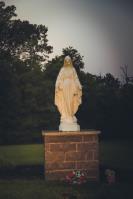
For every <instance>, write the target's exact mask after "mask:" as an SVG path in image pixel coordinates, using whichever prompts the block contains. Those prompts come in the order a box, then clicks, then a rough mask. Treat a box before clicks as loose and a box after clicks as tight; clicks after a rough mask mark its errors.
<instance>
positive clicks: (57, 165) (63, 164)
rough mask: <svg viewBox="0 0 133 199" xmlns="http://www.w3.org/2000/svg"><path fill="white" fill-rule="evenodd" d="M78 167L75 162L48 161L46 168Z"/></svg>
mask: <svg viewBox="0 0 133 199" xmlns="http://www.w3.org/2000/svg"><path fill="white" fill-rule="evenodd" d="M75 168H76V163H75V162H54V163H46V166H45V169H46V170H61V169H63V170H64V169H72V170H74V169H75Z"/></svg>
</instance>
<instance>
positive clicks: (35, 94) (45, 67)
mask: <svg viewBox="0 0 133 199" xmlns="http://www.w3.org/2000/svg"><path fill="white" fill-rule="evenodd" d="M16 16H17V15H16V8H15V6H6V5H5V3H4V2H2V1H1V2H0V144H11V143H26V142H27V143H28V142H40V141H41V131H42V130H58V126H59V118H60V117H59V113H58V111H57V108H56V106H55V105H54V89H55V81H56V78H57V75H58V73H59V70H60V68H61V67H62V65H63V60H64V57H65V56H66V55H69V56H70V57H71V58H72V60H73V64H74V67H75V69H76V71H77V73H78V76H79V79H80V82H81V84H82V86H83V96H82V105H81V106H80V107H79V110H78V112H77V118H78V122H79V124H80V126H81V129H99V130H101V131H102V134H101V137H102V138H103V139H104V138H118V139H120V138H131V137H132V133H133V122H132V115H133V81H132V79H131V81H125V82H124V83H122V82H121V81H120V80H119V79H118V78H115V77H114V76H113V75H112V74H110V73H107V74H106V75H104V76H101V75H93V74H90V73H88V72H84V70H83V69H84V62H83V57H82V56H81V55H80V53H79V52H78V51H77V50H76V49H74V48H73V47H66V48H65V49H63V50H62V55H60V56H56V57H54V58H53V59H52V60H50V61H48V56H49V54H50V53H52V50H53V47H52V46H50V45H49V43H48V39H47V34H48V28H47V27H46V26H45V25H36V24H31V23H30V22H28V21H21V20H20V19H16ZM126 78H127V77H126Z"/></svg>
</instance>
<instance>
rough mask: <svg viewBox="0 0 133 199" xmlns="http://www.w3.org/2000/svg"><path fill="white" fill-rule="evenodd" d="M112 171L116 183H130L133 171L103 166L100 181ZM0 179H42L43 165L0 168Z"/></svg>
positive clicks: (104, 179) (103, 180) (104, 180)
mask: <svg viewBox="0 0 133 199" xmlns="http://www.w3.org/2000/svg"><path fill="white" fill-rule="evenodd" d="M106 169H113V170H114V171H115V172H116V182H129V183H131V182H132V179H133V169H120V168H119V169H118V168H112V167H109V166H105V165H100V181H101V182H106V176H105V170H106ZM0 178H1V179H8V178H20V179H21V178H22V179H32V178H39V179H44V166H43V165H23V166H15V167H6V168H5V167H3V168H0Z"/></svg>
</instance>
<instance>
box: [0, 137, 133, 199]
mask: <svg viewBox="0 0 133 199" xmlns="http://www.w3.org/2000/svg"><path fill="white" fill-rule="evenodd" d="M132 151H133V145H132V142H131V141H101V142H100V165H102V166H103V167H106V168H114V169H120V170H122V171H125V170H131V171H133V158H132ZM43 156H44V151H43V145H42V144H30V145H11V146H0V168H6V169H7V170H8V168H15V167H16V166H25V165H27V166H29V167H30V166H38V165H42V166H43V163H44V160H43ZM33 172H34V170H33ZM129 174H130V173H129ZM131 174H132V173H131ZM132 176H133V175H132ZM64 192H68V193H72V194H74V195H76V196H77V198H78V199H118V198H120V199H128V198H131V199H132V198H133V183H132V181H122V182H121V181H117V182H116V184H114V185H111V186H109V185H108V184H106V183H105V182H104V181H101V182H99V183H87V184H86V185H82V186H70V185H66V184H64V183H61V182H58V183H57V182H45V181H44V179H43V174H42V176H41V175H38V174H37V175H35V176H34V175H33V176H30V177H29V176H28V175H27V174H26V173H24V177H23V176H17V177H7V178H3V179H2V177H0V199H4V198H5V199H62V198H63V197H62V193H64Z"/></svg>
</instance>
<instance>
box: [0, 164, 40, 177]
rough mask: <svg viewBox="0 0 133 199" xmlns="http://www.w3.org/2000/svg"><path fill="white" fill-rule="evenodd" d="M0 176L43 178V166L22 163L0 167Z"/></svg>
mask: <svg viewBox="0 0 133 199" xmlns="http://www.w3.org/2000/svg"><path fill="white" fill-rule="evenodd" d="M0 178H2V179H6V178H20V179H21V178H22V179H23V178H24V179H31V178H40V179H43V178H44V166H43V165H23V166H16V167H11V168H0Z"/></svg>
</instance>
